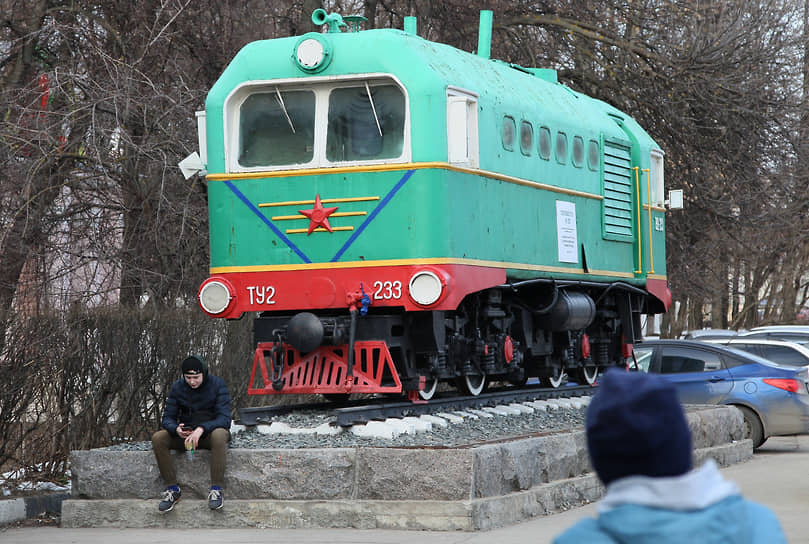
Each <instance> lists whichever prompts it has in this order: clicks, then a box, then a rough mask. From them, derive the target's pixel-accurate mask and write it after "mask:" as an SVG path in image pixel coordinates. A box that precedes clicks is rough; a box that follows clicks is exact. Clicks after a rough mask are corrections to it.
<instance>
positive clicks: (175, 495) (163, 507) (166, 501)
mask: <svg viewBox="0 0 809 544" xmlns="http://www.w3.org/2000/svg"><path fill="white" fill-rule="evenodd" d="M180 495H182V492H180V490H179V489H177V490H176V491H175V490H173V489H166V490H165V491H164V492H163V500H162V501H160V504H159V505H158V507H157V509H158V510H160V511H161V512H170V511H171V509H172V508H174V504H175V503H176V502H177V501H179V500H180Z"/></svg>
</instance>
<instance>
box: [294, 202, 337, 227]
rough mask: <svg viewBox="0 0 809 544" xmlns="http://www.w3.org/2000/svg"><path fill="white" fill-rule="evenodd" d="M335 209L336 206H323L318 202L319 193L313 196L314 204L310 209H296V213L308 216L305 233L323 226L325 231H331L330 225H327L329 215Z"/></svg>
mask: <svg viewBox="0 0 809 544" xmlns="http://www.w3.org/2000/svg"><path fill="white" fill-rule="evenodd" d="M336 211H337V207H336V206H335V207H334V208H324V207H323V204H322V203H321V202H320V195H317V196H315V206H314V207H313V208H312V209H311V210H298V213H302V214H303V215H305V216H306V217H308V218H309V231H308V232H307V233H306V235H307V236H308V235H310V234H312V231H313V230H315V229H316V228H317V227H323V228H325V229H326V230H327V231H329V232H331V231H332V230H331V225H329V216H330V215H331V214H333V213H334V212H336Z"/></svg>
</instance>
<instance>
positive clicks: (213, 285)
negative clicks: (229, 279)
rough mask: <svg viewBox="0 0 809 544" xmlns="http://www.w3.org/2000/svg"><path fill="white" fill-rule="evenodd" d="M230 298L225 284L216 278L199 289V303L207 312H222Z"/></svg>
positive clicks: (228, 303)
mask: <svg viewBox="0 0 809 544" xmlns="http://www.w3.org/2000/svg"><path fill="white" fill-rule="evenodd" d="M232 298H233V297H232V296H231V294H230V291H229V290H228V287H227V285H225V284H224V283H222V282H221V281H218V280H213V281H209V282H208V283H206V284H205V285H203V286H202V288H201V289H200V290H199V305H200V306H202V309H203V310H205V311H206V312H208V313H209V314H221V313H222V312H224V311H225V310H226V309H227V307H228V305H230V301H231V299H232Z"/></svg>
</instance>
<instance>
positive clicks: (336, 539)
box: [0, 436, 809, 544]
mask: <svg viewBox="0 0 809 544" xmlns="http://www.w3.org/2000/svg"><path fill="white" fill-rule="evenodd" d="M807 472H809V436H800V437H783V438H770V439H769V440H768V441H767V442H766V443H765V444H764V446H762V447H761V448H760V450H759V451H758V452H756V454H755V455H754V456H753V459H752V460H750V461H748V462H745V463H740V464H737V465H734V466H731V467H728V468H725V469H722V473H723V474H724V476H725V478H727V479H729V480H732V481H734V482H736V483H737V484H738V485H739V487H740V488H741V490H742V493H743V494H744V495H745V496H746V497H748V498H749V499H752V500H754V501H757V502H760V503H762V504H765V505H767V506H769V507H770V508H772V509H773V510H774V511H775V513H776V514H777V516H778V518H779V519H780V520H781V524H782V526H783V528H784V532H785V533H786V535H787V539H788V541H789V542H790V543H792V544H802V543H806V544H809V522H807V509H808V508H809V482H807V480H809V478H807ZM99 507H100V508H103V502H101V501H99ZM225 507H226V508H227V505H226V506H225ZM594 515H595V505H588V506H585V507H582V508H576V509H573V510H569V511H567V512H564V513H561V514H556V515H553V516H547V517H542V518H537V519H534V520H531V521H526V522H523V523H519V524H517V525H513V526H510V527H504V528H501V529H495V530H493V531H486V532H477V533H460V532H455V533H446V532H428V531H385V530H356V529H318V530H302V529H301V530H279V529H240V530H233V529H222V530H199V529H193V528H189V529H187V530H177V529H171V530H169V529H61V528H59V527H22V528H6V529H4V530H3V529H0V542H2V543H3V544H17V543H26V544H28V543H35V542H49V543H52V544H68V543H81V544H96V543H97V544H102V543H103V544H107V543H109V542H114V543H115V544H143V543H144V542H148V543H150V544H163V543H165V544H177V543H178V542H183V541H186V542H193V543H194V544H221V543H224V542H227V543H228V544H239V543H247V542H251V543H252V542H261V543H262V544H266V543H276V542H277V543H289V542H295V544H394V543H409V542H413V541H418V542H419V543H420V544H491V543H492V542H497V544H525V543H528V542H530V543H531V544H546V543H550V542H551V541H552V540H553V538H554V536H555V535H557V534H559V533H560V532H562V531H563V530H564V529H565V528H567V527H569V526H570V525H572V524H573V523H575V522H576V521H577V520H579V519H581V518H583V517H587V516H594Z"/></svg>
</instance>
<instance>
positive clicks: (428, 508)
mask: <svg viewBox="0 0 809 544" xmlns="http://www.w3.org/2000/svg"><path fill="white" fill-rule="evenodd" d="M687 415H688V421H689V426H690V428H691V431H692V436H693V439H694V448H695V452H694V458H695V463H696V464H699V463H701V462H703V461H704V460H705V459H707V458H713V459H716V461H717V462H718V463H719V464H720V465H723V466H725V465H729V464H733V463H736V462H739V461H742V460H746V459H749V458H750V457H752V452H753V448H752V443H751V442H750V441H749V440H741V437H742V422H743V419H742V416H741V413H740V412H739V411H738V410H737V409H735V408H732V407H714V406H711V407H699V408H690V409H689V410H688V414H687ZM207 456H208V452H207V451H205V450H201V451H198V452H197V453H196V457H195V459H194V460H193V461H190V462H189V461H188V460H186V459H185V457H184V456H182V455H177V457H176V458H175V461H176V463H177V471H178V477H179V480H180V485H181V487H182V490H183V497H182V500H181V501H180V502H179V503H178V504H177V505H176V506H175V508H174V510H173V511H172V512H169V513H168V514H159V513H158V511H157V502H158V500H157V499H158V497H159V495H160V493H161V491H162V490H163V489H164V488H165V486H164V484H163V482H162V481H161V479H160V475H159V473H158V472H157V467H156V464H155V461H154V456H153V454H152V452H150V451H145V452H144V451H139V452H122V451H109V450H90V451H74V452H73V453H72V455H71V463H72V465H71V466H72V474H73V499H71V500H68V501H65V502H64V503H63V505H62V526H63V527H177V528H181V527H187V526H188V524H189V523H193V524H194V525H195V526H197V527H206V526H209V527H220V528H221V527H234V528H238V527H267V528H298V527H300V528H304V527H305V528H315V527H320V528H327V527H335V528H336V527H354V528H390V529H422V530H465V531H471V530H479V529H490V528H494V527H500V526H503V525H507V524H511V523H514V522H517V521H520V520H523V519H527V518H530V517H534V516H539V515H546V514H549V513H553V512H558V511H560V510H564V509H567V508H570V507H571V506H574V505H579V504H583V503H586V502H590V501H593V500H596V499H598V498H599V497H600V496H601V494H602V493H603V487H602V486H601V485H600V483H599V482H598V479H597V478H596V477H595V476H594V475H593V474H592V473H591V472H590V470H591V469H590V464H589V459H588V456H587V451H586V441H585V435H584V432H583V431H581V430H579V431H574V432H569V433H555V434H549V435H547V436H537V437H532V438H526V439H522V440H515V441H510V442H503V443H498V444H488V445H482V446H477V447H467V448H447V449H397V448H333V449H302V450H288V449H266V450H244V449H232V450H229V451H228V466H227V471H226V474H225V508H224V509H222V510H219V511H210V510H209V509H208V507H207V503H206V502H205V501H204V500H201V499H204V497H205V496H206V494H207V490H208V487H209V475H208V457H207Z"/></svg>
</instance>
